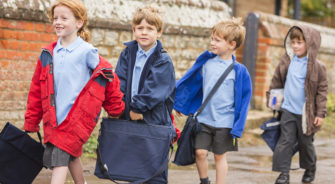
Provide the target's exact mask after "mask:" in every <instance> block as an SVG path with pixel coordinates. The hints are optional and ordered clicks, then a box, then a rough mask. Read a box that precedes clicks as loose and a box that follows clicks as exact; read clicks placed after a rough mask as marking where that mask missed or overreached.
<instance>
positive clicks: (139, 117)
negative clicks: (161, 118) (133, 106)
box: [129, 111, 143, 120]
mask: <svg viewBox="0 0 335 184" xmlns="http://www.w3.org/2000/svg"><path fill="white" fill-rule="evenodd" d="M129 114H130V119H131V120H143V115H142V114H139V113H136V112H134V111H130V113H129Z"/></svg>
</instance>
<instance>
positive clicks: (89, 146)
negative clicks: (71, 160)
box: [83, 134, 98, 157]
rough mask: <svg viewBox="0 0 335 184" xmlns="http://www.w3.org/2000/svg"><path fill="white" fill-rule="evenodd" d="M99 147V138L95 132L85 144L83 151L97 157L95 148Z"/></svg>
mask: <svg viewBox="0 0 335 184" xmlns="http://www.w3.org/2000/svg"><path fill="white" fill-rule="evenodd" d="M97 147H98V138H97V136H94V135H93V134H92V135H91V137H90V138H89V139H88V140H87V142H86V143H85V144H84V146H83V152H84V154H86V155H87V156H89V157H95V150H96V149H97Z"/></svg>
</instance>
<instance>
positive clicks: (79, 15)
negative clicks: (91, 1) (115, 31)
mask: <svg viewBox="0 0 335 184" xmlns="http://www.w3.org/2000/svg"><path fill="white" fill-rule="evenodd" d="M57 6H66V7H68V8H69V9H70V10H71V11H72V13H73V15H74V17H75V18H76V19H77V20H82V21H83V26H82V27H81V28H80V29H79V30H78V33H77V35H78V36H80V37H81V38H82V39H83V40H85V41H89V40H90V32H89V31H88V30H86V26H87V23H88V18H87V10H86V7H85V5H84V4H83V2H82V1H80V0H57V1H56V2H55V3H54V4H53V5H52V7H51V8H50V11H49V19H50V21H51V23H52V22H53V21H54V10H55V8H56V7H57Z"/></svg>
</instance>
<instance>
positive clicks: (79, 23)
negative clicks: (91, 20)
mask: <svg viewBox="0 0 335 184" xmlns="http://www.w3.org/2000/svg"><path fill="white" fill-rule="evenodd" d="M83 25H84V20H77V29H80V28H81V27H83Z"/></svg>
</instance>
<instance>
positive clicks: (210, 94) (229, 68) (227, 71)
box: [195, 61, 234, 118]
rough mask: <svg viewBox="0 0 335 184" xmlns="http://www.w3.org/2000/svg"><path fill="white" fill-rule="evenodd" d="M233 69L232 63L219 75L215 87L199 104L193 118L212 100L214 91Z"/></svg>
mask: <svg viewBox="0 0 335 184" xmlns="http://www.w3.org/2000/svg"><path fill="white" fill-rule="evenodd" d="M233 68H234V61H233V63H232V64H231V65H229V66H228V68H227V69H226V70H225V71H224V72H223V74H222V75H221V77H220V78H219V80H218V81H217V82H216V84H215V86H214V87H213V89H212V90H211V91H210V92H209V94H208V96H207V97H206V99H205V100H204V102H203V103H202V104H201V106H200V107H199V109H198V110H197V112H196V113H195V118H196V117H197V116H198V115H199V114H200V113H201V112H202V111H203V110H204V108H205V106H206V105H207V103H208V102H209V100H210V99H211V98H212V96H213V95H214V93H215V92H216V90H217V89H218V88H219V87H220V85H221V84H222V82H223V81H224V80H225V79H226V77H227V76H228V74H229V73H230V71H232V70H233Z"/></svg>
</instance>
